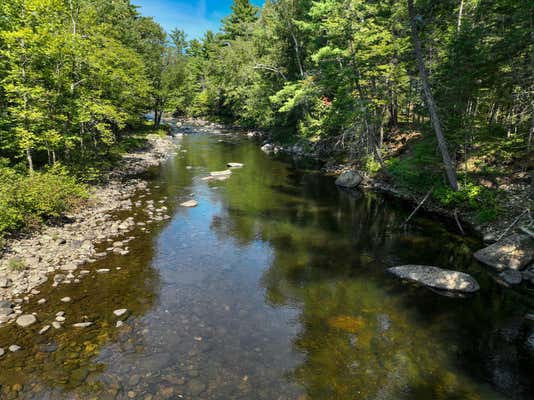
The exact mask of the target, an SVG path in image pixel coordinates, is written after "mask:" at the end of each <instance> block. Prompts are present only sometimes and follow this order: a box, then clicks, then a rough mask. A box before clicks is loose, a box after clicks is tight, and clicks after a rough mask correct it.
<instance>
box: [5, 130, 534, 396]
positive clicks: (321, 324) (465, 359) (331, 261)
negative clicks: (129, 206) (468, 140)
mask: <svg viewBox="0 0 534 400" xmlns="http://www.w3.org/2000/svg"><path fill="white" fill-rule="evenodd" d="M182 146H183V148H184V149H185V150H187V152H180V153H179V155H178V156H176V157H175V158H173V159H171V160H169V161H168V162H167V163H165V164H164V165H163V166H162V167H160V168H158V169H155V170H153V171H151V174H150V177H149V178H150V187H151V189H152V194H151V195H150V197H143V198H139V200H140V201H141V202H142V203H143V206H141V207H139V208H136V209H134V210H133V211H132V212H131V213H129V214H126V215H124V216H129V215H133V216H135V218H136V220H137V221H143V220H144V219H146V215H145V213H144V210H143V209H144V205H145V204H146V200H149V199H152V200H154V201H155V202H156V203H157V202H159V201H160V200H162V199H165V205H166V206H167V207H169V210H170V214H171V215H172V219H171V220H169V221H166V222H162V223H160V224H159V225H156V226H153V227H152V229H151V231H150V232H149V233H143V232H141V231H140V230H138V231H135V232H134V235H135V236H136V239H135V240H134V241H132V242H131V243H130V244H129V245H130V248H131V253H130V254H129V255H127V256H124V257H122V256H114V255H111V256H109V257H107V258H105V259H103V260H101V261H98V262H97V263H95V264H91V265H89V266H88V268H90V269H91V270H96V269H99V268H110V269H111V270H112V272H110V273H109V274H103V275H101V274H96V273H92V274H91V275H89V276H88V277H86V278H84V279H83V280H82V283H80V284H71V285H63V286H60V287H59V288H56V289H52V288H51V287H48V286H45V287H43V288H41V290H42V293H43V296H41V295H40V296H39V297H38V298H40V297H46V298H48V302H47V303H46V304H45V305H37V304H36V303H35V302H36V301H37V299H38V298H35V299H34V300H32V303H31V304H30V305H28V306H26V307H25V311H29V312H32V311H35V312H37V313H38V316H39V320H40V323H39V324H36V325H35V326H33V327H31V328H29V329H21V328H17V327H15V326H13V327H8V328H3V329H1V330H0V347H4V348H5V347H7V346H9V345H10V344H13V343H17V344H19V345H21V346H22V347H23V349H22V350H21V351H19V352H17V353H13V354H7V355H6V356H4V357H3V358H2V359H0V385H1V386H2V388H1V391H0V393H1V396H0V397H1V398H2V399H4V398H5V399H15V398H17V399H54V400H56V399H99V400H100V399H128V398H135V399H147V400H148V399H154V400H156V399H269V400H272V399H298V400H305V399H308V400H312V399H317V400H319V399H340V400H342V399H384V400H389V399H392V400H393V399H394V400H398V399H401V400H402V399H439V400H441V399H442V400H452V399H473V400H474V399H484V400H486V399H505V398H512V399H531V398H534V387H533V382H534V381H533V380H532V376H533V372H534V368H533V358H532V356H531V353H530V352H529V351H528V349H527V348H526V346H525V340H526V337H527V336H528V334H530V333H531V331H530V329H532V328H531V327H530V326H529V325H528V324H527V323H526V322H524V320H523V316H524V314H525V312H527V311H528V310H529V307H530V305H529V303H530V302H529V297H528V294H523V295H518V294H515V293H513V292H511V291H509V290H505V289H503V288H501V287H499V286H498V285H496V284H495V283H494V281H493V279H492V278H491V277H490V276H489V275H488V274H487V273H486V272H485V271H484V270H483V268H481V267H480V266H478V265H477V264H476V263H474V262H473V261H472V250H473V249H476V248H477V247H478V246H480V243H478V241H477V240H476V239H469V238H467V239H466V238H464V237H461V236H458V235H457V234H456V233H455V232H454V231H450V230H448V229H447V228H446V227H445V226H444V225H443V224H442V223H440V222H439V221H432V220H431V219H426V218H423V217H419V218H416V219H415V220H414V221H413V223H412V224H411V225H410V226H409V227H408V228H407V229H400V228H399V225H400V224H401V223H402V221H403V220H404V219H405V218H406V216H407V215H408V213H409V212H410V211H411V210H409V209H406V208H403V207H402V206H401V205H400V204H397V203H396V202H395V201H394V200H391V199H386V198H384V197H381V196H378V195H373V194H365V195H364V194H361V195H358V196H355V195H351V194H349V193H347V192H344V191H341V190H339V189H337V188H336V187H335V186H334V185H333V181H332V179H331V178H329V177H324V176H322V175H320V174H319V173H317V172H314V171H312V170H307V169H305V168H303V167H299V166H298V165H294V164H293V163H290V162H284V161H281V160H273V159H272V158H270V157H269V156H267V155H265V154H263V153H262V152H261V151H260V150H259V149H258V146H257V144H255V143H252V142H250V141H248V140H246V139H243V138H239V137H237V136H207V135H189V136H186V137H184V139H182ZM231 161H234V162H241V163H244V164H245V167H244V168H243V169H239V170H235V171H234V173H233V174H232V177H231V178H230V179H229V180H228V181H225V182H215V183H208V182H206V181H203V180H202V179H201V178H202V177H204V176H206V175H207V174H208V172H209V171H213V170H221V169H225V165H226V163H227V162H231ZM187 166H191V167H193V168H190V169H187V168H186V167H187ZM192 194H193V195H194V198H195V199H197V200H198V201H199V206H198V207H196V208H193V209H185V208H181V207H179V204H180V203H181V202H183V201H185V200H188V199H190V198H191V195H192ZM406 263H417V264H431V265H439V266H442V267H450V268H454V269H459V270H463V271H467V272H469V273H471V274H473V275H474V276H475V277H476V278H477V279H478V280H479V283H480V284H481V286H482V290H481V292H480V293H479V294H477V295H476V296H473V297H469V298H449V297H444V296H442V295H440V294H437V293H435V292H432V291H430V290H428V289H425V288H421V287H416V286H414V285H411V284H404V283H402V282H399V281H397V280H395V279H394V278H392V277H391V276H389V275H388V274H387V273H386V272H385V269H386V268H387V267H390V266H393V265H399V264H406ZM117 267H121V270H120V271H118V270H116V268H117ZM64 296H70V297H72V299H73V301H72V302H71V303H69V304H63V303H61V302H60V299H61V298H62V297H64ZM118 308H127V309H128V310H130V315H129V317H128V319H127V320H126V321H125V325H124V326H123V327H122V328H116V327H115V322H116V317H114V316H113V314H112V312H113V310H115V309H118ZM58 311H65V312H66V317H67V322H66V325H65V328H63V329H61V330H53V329H52V330H51V331H49V332H48V333H47V334H45V335H41V336H40V335H38V334H37V332H38V331H39V329H40V328H41V327H42V325H44V324H45V323H47V322H48V323H49V322H50V321H52V320H53V319H54V317H55V314H56V313H57V312H58ZM84 317H85V318H86V319H87V320H90V321H95V322H96V323H95V325H94V326H93V327H91V328H88V329H84V330H75V329H73V328H70V327H69V324H70V323H75V322H79V321H81V320H82V319H83V318H84Z"/></svg>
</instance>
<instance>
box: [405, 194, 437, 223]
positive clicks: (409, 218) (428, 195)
mask: <svg viewBox="0 0 534 400" xmlns="http://www.w3.org/2000/svg"><path fill="white" fill-rule="evenodd" d="M433 190H434V186H432V187H431V188H430V190H429V191H428V193H427V194H426V196H425V197H424V198H423V200H421V202H420V203H419V204H418V205H417V207H416V208H415V210H413V212H412V213H411V214H410V216H409V217H408V218H407V219H406V221H404V223H403V224H402V225H401V226H400V227H401V228H402V227H404V226H406V224H407V223H408V222H410V220H411V219H412V218H413V216H414V215H415V214H416V213H417V211H419V209H420V208H421V207H422V206H423V204H425V202H426V201H427V200H428V198H429V197H430V194H431V193H432V191H433Z"/></svg>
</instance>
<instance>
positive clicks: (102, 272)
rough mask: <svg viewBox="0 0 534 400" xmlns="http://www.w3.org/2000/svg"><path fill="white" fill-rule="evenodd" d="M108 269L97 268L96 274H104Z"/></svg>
mask: <svg viewBox="0 0 534 400" xmlns="http://www.w3.org/2000/svg"><path fill="white" fill-rule="evenodd" d="M109 271H110V270H109V269H108V268H102V269H97V270H96V272H97V273H98V274H106V273H108V272H109Z"/></svg>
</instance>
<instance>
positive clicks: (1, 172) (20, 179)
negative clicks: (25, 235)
mask: <svg viewBox="0 0 534 400" xmlns="http://www.w3.org/2000/svg"><path fill="white" fill-rule="evenodd" d="M87 196H88V195H87V191H86V189H85V187H84V186H82V185H80V184H78V183H77V182H76V180H75V179H74V178H72V177H71V176H70V175H69V174H68V173H67V172H66V170H65V168H62V167H61V166H59V164H57V165H56V166H55V167H54V168H51V169H50V170H49V171H46V172H35V173H33V174H31V175H29V176H26V175H22V174H19V173H16V172H15V171H14V170H13V169H10V168H6V167H1V168H0V233H4V232H8V231H14V230H17V229H21V228H23V227H25V226H28V225H33V224H35V223H39V222H42V221H45V220H48V219H51V218H58V217H60V216H61V215H62V214H63V213H65V212H67V211H69V210H70V209H72V207H73V206H75V205H76V204H79V202H80V201H82V200H83V199H85V198H87Z"/></svg>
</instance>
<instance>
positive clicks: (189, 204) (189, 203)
mask: <svg viewBox="0 0 534 400" xmlns="http://www.w3.org/2000/svg"><path fill="white" fill-rule="evenodd" d="M180 206H182V207H189V208H192V207H196V206H198V201H196V200H189V201H186V202H183V203H182V204H180Z"/></svg>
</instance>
